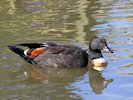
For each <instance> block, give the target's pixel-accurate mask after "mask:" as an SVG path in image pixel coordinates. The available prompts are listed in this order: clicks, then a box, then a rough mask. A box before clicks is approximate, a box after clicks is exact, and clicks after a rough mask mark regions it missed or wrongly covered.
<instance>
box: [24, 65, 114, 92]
mask: <svg viewBox="0 0 133 100" xmlns="http://www.w3.org/2000/svg"><path fill="white" fill-rule="evenodd" d="M104 68H105V66H104ZM24 73H25V75H26V77H27V79H28V80H30V81H31V80H33V79H35V80H40V81H43V83H47V84H60V85H62V86H67V85H70V84H72V83H75V80H76V79H77V78H81V77H84V75H85V74H86V73H88V77H89V83H90V86H91V88H92V89H93V92H94V93H96V94H102V90H103V89H105V88H106V87H107V86H108V84H109V83H111V82H112V81H113V79H108V80H106V79H105V78H104V77H103V76H102V72H100V71H97V70H95V69H93V67H90V66H89V70H87V68H72V69H71V68H61V69H60V68H51V67H46V68H45V69H44V68H43V69H42V68H37V67H36V66H35V67H34V66H32V67H31V66H30V67H27V66H26V67H24ZM79 81H82V80H79ZM55 88H56V87H55ZM81 88H82V87H81Z"/></svg>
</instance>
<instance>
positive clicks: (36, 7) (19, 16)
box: [0, 0, 133, 100]
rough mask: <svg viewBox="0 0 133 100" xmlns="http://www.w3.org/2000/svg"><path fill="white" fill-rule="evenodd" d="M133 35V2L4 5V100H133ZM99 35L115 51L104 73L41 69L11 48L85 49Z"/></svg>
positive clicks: (2, 0) (1, 0)
mask: <svg viewBox="0 0 133 100" xmlns="http://www.w3.org/2000/svg"><path fill="white" fill-rule="evenodd" d="M132 33H133V0H0V37H1V39H0V43H1V44H0V48H1V49H0V56H1V59H0V100H89V99H90V100H97V99H98V100H133V95H132V93H133V90H132V88H133V68H132V67H133V51H132V50H133V34H132ZM96 34H97V35H98V36H103V37H104V38H106V39H107V41H108V44H109V46H110V47H111V48H112V49H114V54H108V53H104V56H105V58H106V59H107V60H108V62H109V64H108V66H107V68H106V69H105V70H104V71H103V72H102V73H99V72H97V71H95V70H92V69H90V70H88V69H87V68H77V69H67V68H62V69H54V68H47V69H42V68H37V67H36V66H33V65H30V64H27V63H25V62H24V61H22V60H21V59H20V57H18V56H17V55H15V54H14V53H12V52H11V51H9V50H8V49H7V47H6V45H8V44H17V43H25V42H45V41H56V42H59V43H63V44H74V45H78V46H80V47H81V48H83V49H84V48H87V47H88V41H89V40H90V39H91V38H92V37H93V36H94V35H96ZM24 72H27V76H25V75H24Z"/></svg>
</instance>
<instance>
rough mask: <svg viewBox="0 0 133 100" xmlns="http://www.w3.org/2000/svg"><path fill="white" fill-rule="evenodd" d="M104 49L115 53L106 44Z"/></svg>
mask: <svg viewBox="0 0 133 100" xmlns="http://www.w3.org/2000/svg"><path fill="white" fill-rule="evenodd" d="M103 51H106V52H109V53H114V52H113V51H112V50H111V49H110V48H109V47H108V46H105V48H104V49H103Z"/></svg>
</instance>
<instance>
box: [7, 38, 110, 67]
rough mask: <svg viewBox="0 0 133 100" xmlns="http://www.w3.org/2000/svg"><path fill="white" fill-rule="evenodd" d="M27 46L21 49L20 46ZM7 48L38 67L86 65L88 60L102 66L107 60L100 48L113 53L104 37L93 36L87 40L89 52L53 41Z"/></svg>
mask: <svg viewBox="0 0 133 100" xmlns="http://www.w3.org/2000/svg"><path fill="white" fill-rule="evenodd" d="M20 46H21V47H23V46H24V47H28V49H22V48H21V47H20ZM8 48H9V49H10V50H11V51H13V52H14V53H16V54H17V55H19V56H20V57H21V58H22V59H23V60H24V61H25V62H27V63H30V64H35V65H38V66H40V67H54V68H59V67H67V68H71V67H74V68H76V67H86V66H87V65H88V63H89V60H90V61H91V63H92V64H93V65H94V66H103V65H104V64H105V63H106V62H107V61H106V60H105V59H104V57H103V55H102V52H101V51H102V50H105V51H108V52H111V53H113V51H112V50H111V49H110V48H109V47H108V45H107V42H106V40H105V39H104V38H102V37H98V36H94V37H93V38H92V39H91V40H90V42H89V49H88V50H89V52H88V53H87V51H86V50H83V49H82V48H80V47H78V46H75V45H64V44H59V43H55V42H46V43H21V44H16V45H8Z"/></svg>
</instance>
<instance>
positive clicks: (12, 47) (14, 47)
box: [7, 45, 36, 64]
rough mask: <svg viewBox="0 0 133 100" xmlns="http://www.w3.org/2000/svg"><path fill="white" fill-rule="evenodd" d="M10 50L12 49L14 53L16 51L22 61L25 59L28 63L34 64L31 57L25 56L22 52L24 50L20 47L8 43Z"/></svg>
mask: <svg viewBox="0 0 133 100" xmlns="http://www.w3.org/2000/svg"><path fill="white" fill-rule="evenodd" d="M7 47H8V48H9V49H10V50H11V51H13V52H14V53H16V54H18V55H19V56H20V57H21V58H22V59H23V60H24V61H26V62H27V63H30V64H36V62H35V61H34V60H33V59H32V58H30V57H28V56H26V55H25V54H24V51H25V50H23V49H21V48H18V47H16V46H12V45H8V46H7Z"/></svg>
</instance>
